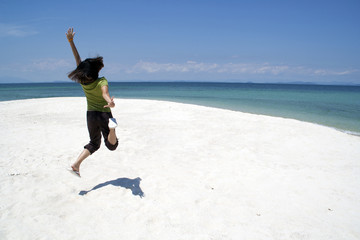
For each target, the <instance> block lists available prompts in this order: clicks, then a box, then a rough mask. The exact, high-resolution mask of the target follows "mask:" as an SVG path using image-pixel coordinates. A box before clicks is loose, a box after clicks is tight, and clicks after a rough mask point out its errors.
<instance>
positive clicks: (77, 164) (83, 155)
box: [71, 148, 91, 173]
mask: <svg viewBox="0 0 360 240" xmlns="http://www.w3.org/2000/svg"><path fill="white" fill-rule="evenodd" d="M90 154H91V153H90V151H89V150H87V149H86V148H85V149H84V150H83V151H82V152H81V153H80V155H79V157H78V158H77V160H76V162H75V163H74V164H73V165H71V167H72V169H73V170H74V171H77V172H79V173H80V164H81V163H82V161H84V160H85V159H86V158H87V157H88V156H90Z"/></svg>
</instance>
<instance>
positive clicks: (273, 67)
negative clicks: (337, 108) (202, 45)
mask: <svg viewBox="0 0 360 240" xmlns="http://www.w3.org/2000/svg"><path fill="white" fill-rule="evenodd" d="M117 67H118V70H120V69H121V70H124V71H125V72H126V73H128V74H132V73H150V74H152V73H162V72H163V73H166V72H174V73H217V74H235V75H236V74H250V75H275V76H276V75H280V74H292V75H294V74H295V75H322V76H331V75H333V76H336V75H349V74H352V73H354V72H357V71H358V70H342V71H335V70H328V69H312V68H307V67H303V66H290V65H285V64H278V65H277V64H269V63H225V64H218V63H203V62H195V61H187V62H185V63H157V62H144V61H139V62H138V63H136V64H134V65H132V66H125V65H122V66H121V67H119V66H117Z"/></svg>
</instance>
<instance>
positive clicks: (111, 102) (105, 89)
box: [101, 86, 115, 108]
mask: <svg viewBox="0 0 360 240" xmlns="http://www.w3.org/2000/svg"><path fill="white" fill-rule="evenodd" d="M101 92H102V96H103V98H104V99H105V101H106V102H107V103H108V104H107V105H105V106H104V108H114V107H115V102H114V97H110V94H109V87H108V86H102V87H101Z"/></svg>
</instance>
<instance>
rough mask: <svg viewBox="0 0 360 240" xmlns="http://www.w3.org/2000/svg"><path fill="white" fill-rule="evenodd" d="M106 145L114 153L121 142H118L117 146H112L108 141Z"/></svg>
mask: <svg viewBox="0 0 360 240" xmlns="http://www.w3.org/2000/svg"><path fill="white" fill-rule="evenodd" d="M105 145H106V147H107V148H108V149H109V150H110V151H114V150H115V149H116V148H117V147H118V145H119V141H117V140H116V143H115V144H111V143H110V142H109V141H106V142H105Z"/></svg>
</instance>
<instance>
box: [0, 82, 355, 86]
mask: <svg viewBox="0 0 360 240" xmlns="http://www.w3.org/2000/svg"><path fill="white" fill-rule="evenodd" d="M108 82H109V83H127V84H128V83H209V84H258V85H312V86H344V87H349V86H351V87H352V86H354V87H360V83H359V84H358V83H341V82H329V83H317V82H302V81H296V82H252V81H247V82H241V81H230V80H229V81H206V80H204V81H201V80H194V81H190V80H164V81H163V80H126V81H112V80H108ZM62 83H75V82H73V81H71V80H69V81H48V82H36V81H34V82H32V81H31V82H30V81H29V82H0V85H9V84H62Z"/></svg>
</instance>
